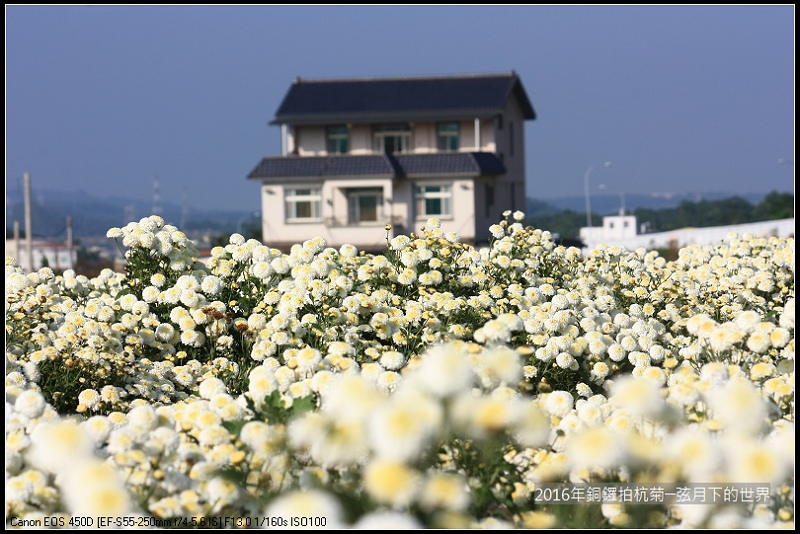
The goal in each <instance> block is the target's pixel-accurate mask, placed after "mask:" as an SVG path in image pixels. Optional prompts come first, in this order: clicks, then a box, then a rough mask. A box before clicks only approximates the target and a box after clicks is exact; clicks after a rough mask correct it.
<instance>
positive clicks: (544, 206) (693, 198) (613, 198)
mask: <svg viewBox="0 0 800 534" xmlns="http://www.w3.org/2000/svg"><path fill="white" fill-rule="evenodd" d="M734 196H738V197H741V198H743V199H745V200H746V201H748V202H749V203H750V204H758V203H759V202H761V201H762V200H763V199H764V197H765V196H766V195H765V194H764V193H760V194H759V193H731V192H728V193H723V192H709V193H692V194H689V193H686V194H652V195H625V197H624V199H625V211H632V210H635V209H639V208H647V209H656V210H657V209H665V208H674V207H677V206H679V205H680V203H681V202H683V201H685V200H688V201H690V202H698V201H700V200H722V199H726V198H730V197H734ZM589 200H590V201H591V209H592V212H593V213H597V214H599V215H610V214H613V213H618V212H619V209H620V204H621V201H622V199H621V198H620V195H618V194H615V195H609V194H602V195H592V196H591V197H590V199H589ZM549 209H552V210H554V212H555V211H564V210H572V211H577V212H579V213H585V212H586V197H584V196H582V195H576V196H570V197H558V198H536V197H535V196H532V197H529V198H528V211H529V213H526V215H528V216H534V215H537V214H538V213H542V211H541V210H545V213H550V212H548V211H547V210H549Z"/></svg>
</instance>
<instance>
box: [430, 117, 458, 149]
mask: <svg viewBox="0 0 800 534" xmlns="http://www.w3.org/2000/svg"><path fill="white" fill-rule="evenodd" d="M453 126H455V128H453ZM453 139H455V141H456V142H455V145H456V146H455V148H453V147H452V146H451V144H452V140H453ZM460 148H461V125H460V124H458V123H457V122H440V123H439V124H437V125H436V149H437V150H438V151H439V152H458V151H459V149H460Z"/></svg>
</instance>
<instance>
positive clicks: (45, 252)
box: [6, 239, 77, 271]
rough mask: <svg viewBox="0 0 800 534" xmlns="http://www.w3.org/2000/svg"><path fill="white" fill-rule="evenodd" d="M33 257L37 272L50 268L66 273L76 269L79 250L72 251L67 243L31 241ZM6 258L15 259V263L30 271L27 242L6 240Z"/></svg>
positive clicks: (73, 249)
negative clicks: (68, 270)
mask: <svg viewBox="0 0 800 534" xmlns="http://www.w3.org/2000/svg"><path fill="white" fill-rule="evenodd" d="M31 249H32V253H33V254H32V256H33V263H32V265H33V270H34V271H37V270H39V269H41V268H42V267H45V266H47V267H50V268H51V269H53V270H54V271H65V270H67V269H74V268H75V263H76V262H77V248H76V247H75V246H73V247H72V248H71V249H70V247H69V246H67V244H66V243H54V242H49V241H38V240H33V241H31ZM6 257H11V258H14V263H16V264H17V265H19V266H20V267H22V268H23V269H24V270H25V271H27V270H28V265H29V263H28V248H27V246H26V245H25V240H23V239H20V240H17V239H6Z"/></svg>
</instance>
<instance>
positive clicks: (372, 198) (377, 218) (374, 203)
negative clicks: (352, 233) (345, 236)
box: [347, 187, 383, 224]
mask: <svg viewBox="0 0 800 534" xmlns="http://www.w3.org/2000/svg"><path fill="white" fill-rule="evenodd" d="M347 201H348V219H349V221H350V224H371V223H379V222H381V220H382V219H383V189H382V188H380V187H377V188H375V187H371V188H363V189H351V190H349V191H348V192H347Z"/></svg>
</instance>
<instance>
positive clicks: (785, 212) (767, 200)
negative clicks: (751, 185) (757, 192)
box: [753, 191, 794, 221]
mask: <svg viewBox="0 0 800 534" xmlns="http://www.w3.org/2000/svg"><path fill="white" fill-rule="evenodd" d="M753 212H754V214H755V215H756V218H757V220H759V221H774V220H776V219H789V218H791V217H794V195H790V194H789V193H778V192H777V191H773V192H771V193H769V194H768V195H767V196H765V197H764V200H762V201H761V202H759V203H758V204H756V207H755V209H754V210H753Z"/></svg>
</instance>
